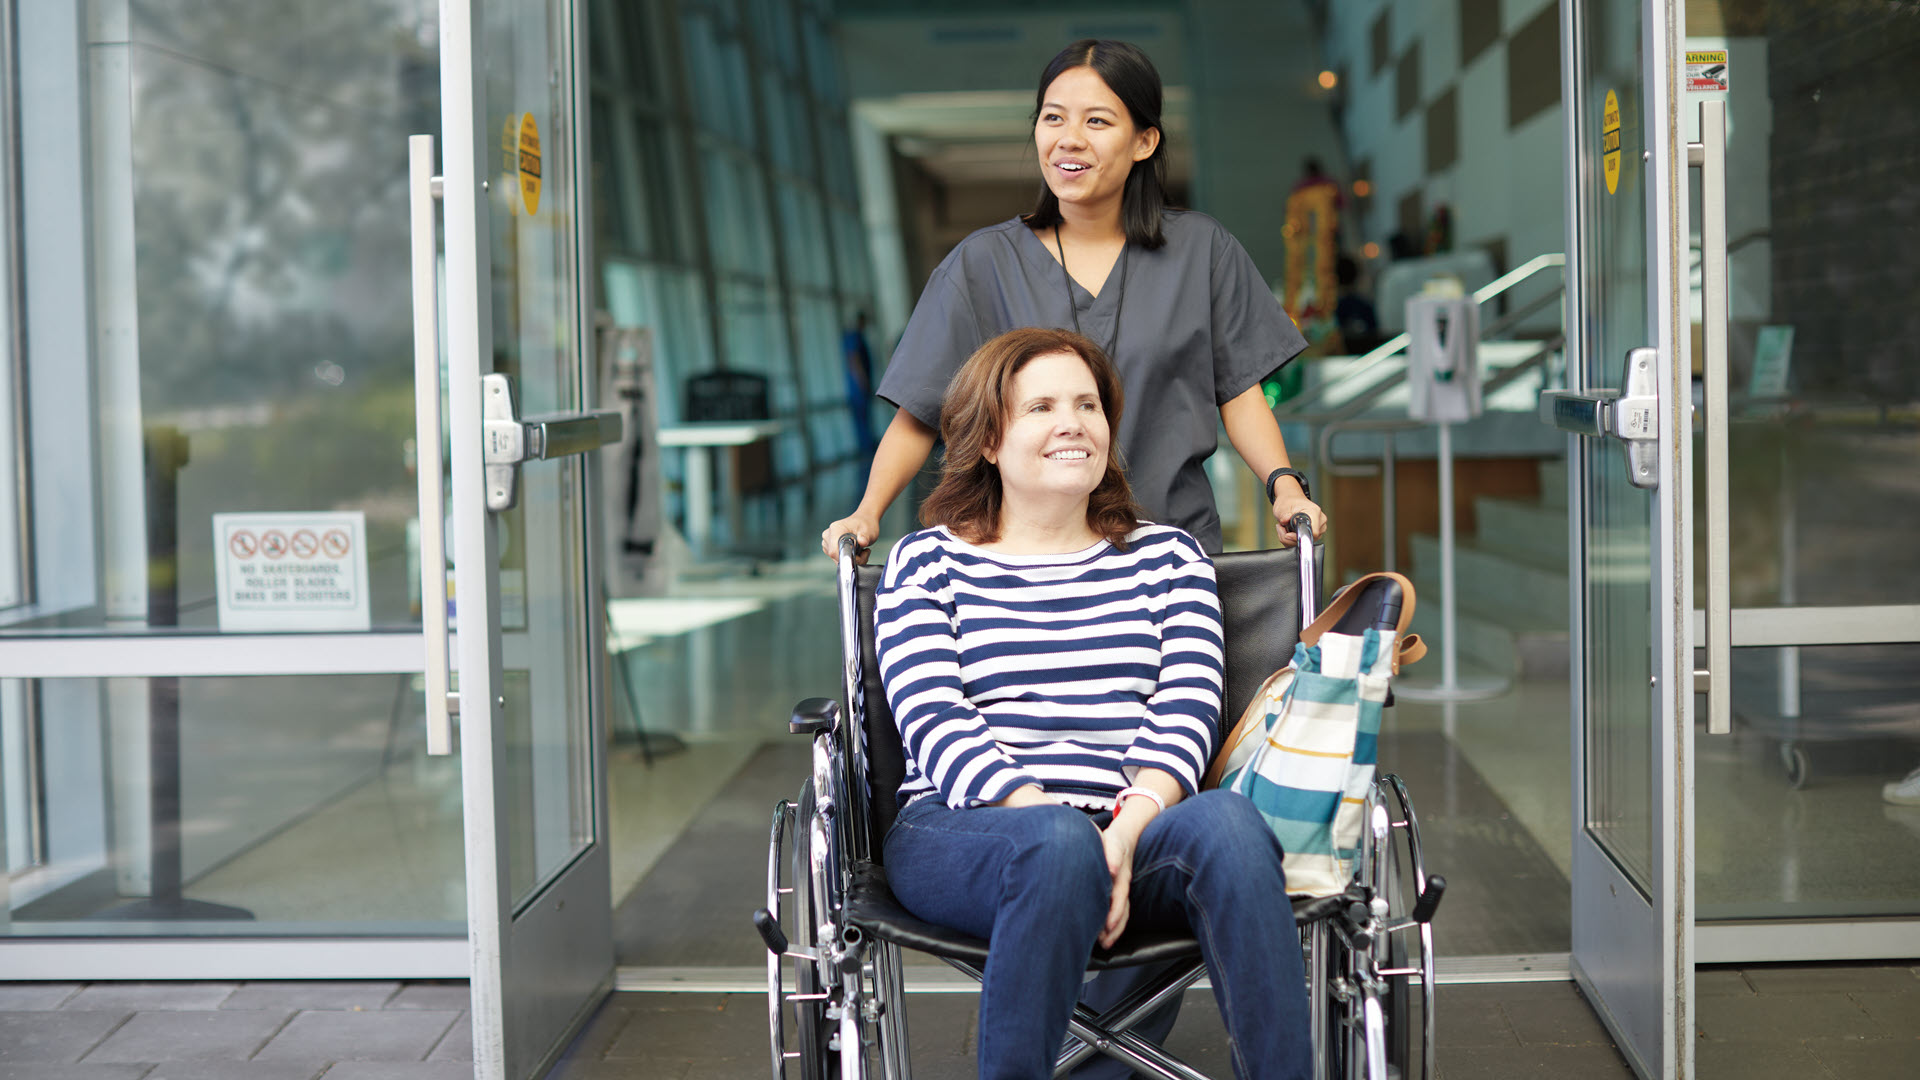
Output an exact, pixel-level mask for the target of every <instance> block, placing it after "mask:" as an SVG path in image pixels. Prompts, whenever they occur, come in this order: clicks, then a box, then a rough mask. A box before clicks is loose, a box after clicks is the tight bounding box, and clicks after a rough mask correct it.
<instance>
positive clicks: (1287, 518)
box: [1273, 476, 1327, 547]
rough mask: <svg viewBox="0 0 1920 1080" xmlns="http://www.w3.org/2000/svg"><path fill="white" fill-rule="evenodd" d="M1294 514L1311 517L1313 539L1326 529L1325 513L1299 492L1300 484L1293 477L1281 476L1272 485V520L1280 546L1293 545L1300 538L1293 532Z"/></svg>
mask: <svg viewBox="0 0 1920 1080" xmlns="http://www.w3.org/2000/svg"><path fill="white" fill-rule="evenodd" d="M1295 514H1305V515H1307V516H1308V517H1309V518H1312V519H1313V535H1314V539H1316V540H1317V539H1319V538H1320V537H1321V536H1322V535H1324V534H1325V533H1326V531H1327V514H1326V511H1324V510H1322V509H1320V506H1319V504H1318V503H1315V502H1314V501H1313V500H1312V499H1309V498H1307V497H1306V496H1305V495H1302V494H1301V493H1300V485H1299V484H1298V483H1296V482H1294V479H1293V477H1291V476H1283V477H1281V478H1280V481H1279V482H1278V483H1276V484H1275V485H1274V491H1273V520H1274V522H1275V523H1276V524H1277V525H1278V527H1279V531H1280V546H1281V547H1293V546H1294V545H1295V544H1298V543H1299V542H1300V538H1299V537H1297V536H1295V535H1294V533H1293V524H1292V522H1293V518H1294V515H1295Z"/></svg>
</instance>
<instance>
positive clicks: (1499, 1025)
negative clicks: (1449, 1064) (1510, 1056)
mask: <svg viewBox="0 0 1920 1080" xmlns="http://www.w3.org/2000/svg"><path fill="white" fill-rule="evenodd" d="M1511 997H1513V989H1512V988H1511V987H1507V986H1460V985H1444V984H1443V985H1442V986H1441V987H1440V988H1439V989H1438V990H1437V991H1436V992H1435V995H1434V1008H1435V1010H1436V1011H1435V1014H1434V1015H1435V1017H1436V1018H1438V1019H1439V1021H1440V1022H1439V1023H1438V1024H1437V1025H1436V1026H1435V1030H1434V1038H1433V1042H1434V1048H1435V1050H1436V1051H1437V1050H1439V1049H1440V1048H1443V1047H1454V1046H1519V1045H1520V1036H1519V1035H1517V1034H1515V1033H1514V1030H1513V1024H1512V1022H1511V1021H1509V1020H1508V1019H1507V1014H1506V1011H1505V1010H1504V1009H1502V1008H1501V1007H1500V1006H1501V1003H1502V1002H1503V1001H1506V1000H1508V999H1510V998H1511Z"/></svg>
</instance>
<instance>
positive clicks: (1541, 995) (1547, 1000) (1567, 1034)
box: [1438, 983, 1613, 1047]
mask: <svg viewBox="0 0 1920 1080" xmlns="http://www.w3.org/2000/svg"><path fill="white" fill-rule="evenodd" d="M1535 990H1536V993H1533V994H1529V995H1526V996H1524V997H1523V996H1519V995H1515V996H1512V997H1510V998H1508V999H1507V1000H1506V1001H1504V1002H1502V1003H1501V1008H1502V1010H1504V1011H1505V1012H1506V1014H1507V1019H1508V1020H1509V1021H1510V1022H1511V1023H1512V1024H1513V1032H1514V1034H1515V1035H1517V1036H1519V1037H1520V1042H1521V1044H1522V1045H1528V1046H1606V1047H1611V1046H1612V1045H1613V1039H1612V1038H1611V1037H1610V1036H1609V1035H1608V1034H1607V1029H1606V1027H1605V1026H1604V1025H1603V1024H1601V1023H1600V1018H1599V1017H1597V1016H1595V1015H1594V1014H1593V1009H1592V1008H1591V1007H1589V1006H1588V1005H1587V1002H1586V999H1585V998H1583V997H1581V996H1580V992H1579V991H1578V990H1576V989H1574V987H1573V984H1572V983H1542V984H1540V985H1539V986H1537V987H1536V988H1535ZM1440 1008H1441V1009H1442V1010H1444V1009H1445V1006H1444V1005H1442V1006H1440ZM1438 1015H1440V1016H1445V1015H1446V1013H1445V1012H1444V1011H1442V1012H1440V1013H1439V1014H1438Z"/></svg>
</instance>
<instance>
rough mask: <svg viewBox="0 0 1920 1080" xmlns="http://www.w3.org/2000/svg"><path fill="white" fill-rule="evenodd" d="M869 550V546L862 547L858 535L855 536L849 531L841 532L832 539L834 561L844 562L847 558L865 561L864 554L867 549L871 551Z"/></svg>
mask: <svg viewBox="0 0 1920 1080" xmlns="http://www.w3.org/2000/svg"><path fill="white" fill-rule="evenodd" d="M871 550H872V549H871V548H864V547H861V546H860V538H859V537H857V536H855V535H854V534H852V533H850V532H845V533H841V534H840V535H839V536H838V537H837V538H836V539H835V540H834V556H833V559H834V561H835V562H845V561H847V560H848V559H852V560H854V561H855V562H865V561H866V554H867V552H868V551H871Z"/></svg>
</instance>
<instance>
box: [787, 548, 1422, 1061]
mask: <svg viewBox="0 0 1920 1080" xmlns="http://www.w3.org/2000/svg"><path fill="white" fill-rule="evenodd" d="M1299 534H1300V535H1301V537H1302V542H1301V544H1300V545H1299V547H1297V548H1294V549H1282V550H1271V551H1259V552H1245V553H1234V554H1227V555H1221V556H1218V557H1217V558H1216V559H1215V561H1214V565H1215V572H1216V576H1217V580H1218V586H1219V594H1220V606H1221V617H1222V627H1223V632H1224V639H1225V644H1226V665H1225V667H1226V672H1225V684H1224V698H1223V705H1224V709H1223V715H1224V716H1225V717H1226V718H1227V720H1226V721H1224V723H1223V727H1224V726H1227V725H1230V724H1231V721H1232V719H1233V718H1236V717H1238V716H1240V714H1241V713H1242V712H1243V711H1244V710H1245V707H1246V705H1247V703H1248V702H1249V701H1250V700H1251V699H1252V697H1253V695H1254V694H1255V693H1256V692H1257V691H1258V689H1259V687H1260V684H1261V682H1262V681H1263V680H1264V679H1265V678H1266V677H1267V675H1269V674H1271V673H1272V672H1273V671H1274V670H1276V669H1278V668H1280V667H1282V666H1284V665H1285V664H1286V663H1287V662H1288V661H1289V659H1290V658H1291V657H1292V655H1293V649H1294V645H1295V643H1296V642H1297V640H1298V638H1299V634H1300V630H1301V628H1302V627H1304V626H1306V625H1307V624H1308V623H1310V622H1311V621H1312V620H1313V617H1314V600H1315V598H1316V597H1317V595H1318V589H1317V584H1318V577H1317V574H1316V566H1315V559H1314V544H1313V542H1312V540H1311V530H1310V529H1306V528H1301V529H1300V530H1299ZM853 545H854V541H853V539H852V538H851V537H843V538H842V539H841V546H840V553H839V554H840V559H839V593H840V635H841V642H842V655H843V665H844V670H843V672H842V674H843V677H844V685H843V687H842V697H841V698H839V699H837V700H836V699H832V698H809V699H807V700H805V701H802V702H800V703H799V704H798V705H797V706H795V708H794V711H793V714H792V717H791V719H790V721H789V728H790V730H791V731H792V732H793V733H795V734H800V735H806V736H810V737H811V738H812V740H813V745H812V759H811V767H810V775H809V776H808V778H807V779H806V781H805V782H804V783H803V784H802V785H801V788H800V792H799V794H798V796H797V798H796V799H794V800H792V801H786V800H783V801H781V802H780V803H779V804H778V805H776V806H775V807H774V811H773V820H772V827H771V833H770V836H769V841H768V847H767V893H766V907H764V908H762V909H760V910H758V911H756V912H754V915H753V921H754V924H755V927H756V929H757V930H758V931H759V933H760V936H761V938H762V940H763V941H764V942H765V943H766V946H767V950H768V956H767V1021H768V1030H769V1035H770V1049H771V1062H770V1063H771V1066H772V1070H773V1080H786V1078H787V1077H788V1076H789V1075H790V1074H789V1072H788V1068H789V1065H788V1063H789V1062H792V1063H794V1065H795V1066H796V1067H797V1070H798V1072H797V1075H798V1077H799V1078H800V1080H834V1078H837V1080H866V1078H868V1077H880V1078H883V1080H907V1078H908V1077H910V1076H911V1070H910V1065H909V1062H908V1060H907V1024H906V1002H905V996H904V995H905V989H906V987H905V982H904V972H903V967H902V962H901V957H902V950H903V949H915V950H918V951H921V952H926V953H930V954H932V955H934V956H936V957H938V958H940V959H941V960H943V961H945V962H946V963H947V964H949V965H951V966H952V967H954V968H957V969H958V970H960V971H963V972H966V973H967V974H968V975H970V976H972V977H973V978H975V979H979V978H981V977H982V972H983V970H984V967H985V964H986V956H987V943H986V942H985V941H982V940H980V939H977V938H974V937H971V936H969V935H966V934H962V933H960V932H958V931H954V930H950V929H947V928H945V927H940V926H935V925H932V924H929V923H927V922H924V921H922V920H920V919H917V918H915V917H914V916H913V915H912V914H911V913H910V912H908V911H907V910H906V909H905V908H904V907H902V906H901V905H900V903H899V902H898V901H897V900H895V899H894V897H893V894H892V892H891V891H890V890H889V889H888V887H887V878H886V868H885V867H884V866H883V865H881V863H880V858H879V857H880V851H881V848H882V842H883V840H884V838H885V837H886V833H887V829H888V827H889V826H891V825H892V823H893V818H894V815H895V810H896V807H895V800H894V793H895V791H896V790H897V789H898V787H899V785H900V783H901V781H902V779H903V778H904V775H905V771H906V764H905V754H904V751H903V749H902V747H901V741H900V733H899V730H898V728H897V727H896V726H895V724H894V720H893V717H892V714H891V711H890V710H889V708H888V705H887V699H886V694H885V692H884V691H883V689H882V687H881V685H880V678H879V663H878V661H877V659H876V656H875V650H874V638H873V611H874V589H875V587H876V586H877V585H878V583H879V580H880V575H881V568H880V567H877V566H856V565H855V562H854V558H853V555H854V546H853ZM1296 581H1297V582H1298V588H1297V589H1296V588H1295V587H1294V585H1293V583H1294V582H1296ZM1380 586H1384V588H1385V589H1386V590H1388V591H1389V593H1390V594H1391V595H1382V596H1379V597H1375V596H1373V595H1371V594H1369V595H1363V596H1362V597H1360V598H1359V599H1358V600H1357V602H1356V603H1354V604H1353V605H1352V607H1351V608H1350V609H1349V610H1348V612H1347V613H1346V614H1345V615H1343V616H1342V619H1341V622H1340V624H1339V625H1338V626H1337V627H1336V629H1339V630H1342V631H1346V632H1357V631H1358V630H1360V629H1364V628H1365V626H1367V625H1373V624H1374V623H1373V622H1372V621H1371V620H1373V619H1376V618H1378V612H1379V611H1380V610H1381V609H1382V608H1386V607H1389V606H1390V608H1391V610H1393V611H1397V610H1398V608H1399V606H1400V600H1399V597H1398V595H1397V594H1398V592H1399V589H1398V586H1397V585H1395V584H1393V583H1392V582H1386V581H1381V582H1375V583H1373V584H1372V585H1370V586H1369V588H1370V589H1371V588H1375V587H1380ZM1376 601H1377V602H1376ZM1386 625H1391V621H1390V620H1389V621H1388V622H1387V623H1386ZM1389 700H1391V699H1389ZM1363 809H1364V815H1363V821H1364V826H1363V835H1362V837H1361V840H1360V846H1359V849H1358V851H1357V852H1356V854H1355V857H1354V859H1353V862H1352V867H1353V872H1352V876H1351V878H1350V879H1349V881H1348V883H1347V886H1346V888H1345V889H1344V890H1343V891H1341V892H1339V893H1335V894H1333V895H1331V896H1314V897H1307V896H1296V897H1291V898H1289V899H1290V901H1291V904H1292V908H1293V916H1294V920H1295V923H1296V924H1297V925H1298V927H1299V930H1300V935H1301V945H1302V949H1303V953H1304V960H1305V964H1306V971H1307V981H1308V984H1309V985H1308V987H1307V988H1306V989H1307V991H1308V994H1309V1008H1310V1017H1311V1027H1312V1037H1313V1040H1314V1055H1313V1057H1314V1075H1315V1080H1335V1078H1344V1080H1414V1078H1415V1077H1419V1078H1420V1080H1431V1077H1432V1075H1433V1059H1434V1030H1435V1029H1434V949H1433V926H1432V921H1433V916H1434V911H1435V909H1436V908H1437V906H1438V905H1439V902H1440V897H1441V894H1442V893H1443V891H1444V890H1445V888H1446V882H1445V880H1444V879H1443V878H1441V877H1440V876H1438V875H1430V874H1428V873H1427V870H1426V863H1425V860H1424V858H1423V855H1422V852H1421V847H1420V830H1419V823H1418V819H1417V817H1416V816H1415V813H1414V809H1413V804H1412V801H1411V799H1410V798H1409V797H1408V793H1407V789H1406V785H1405V784H1403V783H1402V782H1401V781H1400V779H1399V778H1398V777H1396V776H1391V775H1387V776H1381V777H1379V778H1378V779H1377V781H1376V782H1375V783H1374V785H1373V787H1372V790H1371V791H1370V792H1369V794H1368V797H1367V799H1366V805H1365V806H1364V808H1363ZM1143 964H1158V965H1162V966H1164V967H1165V974H1163V975H1162V976H1161V977H1159V978H1157V979H1154V980H1150V981H1149V984H1148V985H1143V986H1139V987H1136V988H1135V989H1134V991H1133V992H1132V993H1131V994H1130V995H1129V996H1128V997H1127V998H1126V999H1125V1000H1122V1001H1120V1002H1119V1003H1117V1004H1115V1005H1114V1006H1113V1007H1111V1008H1109V1009H1107V1010H1106V1011H1105V1012H1103V1013H1098V1014H1096V1013H1095V1012H1094V1011H1093V1010H1092V1009H1090V1008H1089V1007H1087V1006H1086V1005H1085V1004H1084V1003H1082V1004H1077V1005H1076V1006H1075V1009H1074V1015H1073V1017H1072V1019H1071V1021H1070V1022H1069V1028H1068V1038H1067V1040H1066V1043H1065V1045H1064V1046H1063V1048H1062V1050H1061V1052H1060V1054H1059V1056H1058V1058H1057V1059H1056V1063H1055V1068H1054V1075H1055V1076H1056V1077H1058V1076H1064V1075H1065V1074H1066V1073H1067V1071H1068V1070H1070V1069H1072V1068H1073V1067H1074V1066H1076V1065H1078V1064H1079V1063H1081V1062H1082V1061H1085V1060H1087V1059H1088V1058H1090V1057H1091V1056H1092V1055H1094V1054H1095V1053H1101V1054H1106V1055H1107V1056H1109V1057H1114V1058H1118V1059H1120V1060H1122V1061H1124V1062H1126V1063H1127V1064H1128V1065H1130V1066H1131V1067H1132V1068H1133V1069H1134V1070H1135V1071H1136V1072H1137V1073H1145V1074H1148V1075H1151V1076H1157V1077H1160V1078H1162V1080H1207V1078H1206V1077H1205V1076H1204V1074H1202V1073H1200V1072H1198V1071H1196V1070H1195V1069H1193V1068H1192V1067H1190V1066H1188V1065H1187V1064H1186V1063H1185V1062H1182V1061H1180V1060H1179V1059H1177V1058H1175V1057H1174V1056H1173V1055H1171V1054H1169V1053H1167V1052H1166V1051H1165V1050H1163V1049H1161V1048H1160V1047H1159V1046H1156V1045H1154V1044H1153V1043H1151V1042H1149V1041H1147V1040H1145V1039H1143V1038H1141V1037H1140V1036H1138V1035H1136V1034H1133V1033H1132V1032H1131V1031H1130V1030H1129V1029H1131V1028H1132V1027H1134V1026H1135V1025H1136V1024H1138V1023H1139V1022H1141V1021H1142V1020H1144V1019H1145V1018H1147V1017H1148V1016H1151V1015H1152V1014H1153V1013H1154V1012H1155V1011H1156V1010H1158V1009H1159V1008H1160V1007H1161V1006H1162V1005H1164V1004H1166V1003H1167V1002H1168V1001H1169V1000H1171V999H1172V998H1174V997H1175V996H1176V995H1178V994H1181V993H1182V992H1184V991H1185V990H1186V989H1187V988H1188V987H1190V986H1192V985H1194V984H1195V983H1196V982H1198V981H1199V980H1200V979H1201V978H1202V977H1203V976H1205V975H1206V965H1205V964H1204V962H1202V960H1201V958H1200V946H1199V943H1198V942H1197V941H1196V940H1195V939H1194V938H1193V937H1192V936H1190V935H1187V934H1177V935H1176V934H1171V933H1165V932H1154V931H1139V932H1136V931H1134V930H1132V929H1129V930H1128V931H1127V932H1126V933H1125V934H1123V935H1122V937H1121V938H1120V940H1119V941H1117V942H1115V943H1114V945H1113V946H1112V947H1111V948H1105V949H1101V948H1096V949H1095V951H1094V954H1093V958H1092V961H1091V963H1090V965H1089V970H1106V969H1111V968H1120V967H1129V966H1134V965H1143ZM789 965H791V970H792V973H793V986H792V988H791V989H788V987H787V986H786V979H785V974H786V971H787V970H788V966H789ZM1416 1031H1417V1033H1416Z"/></svg>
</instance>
